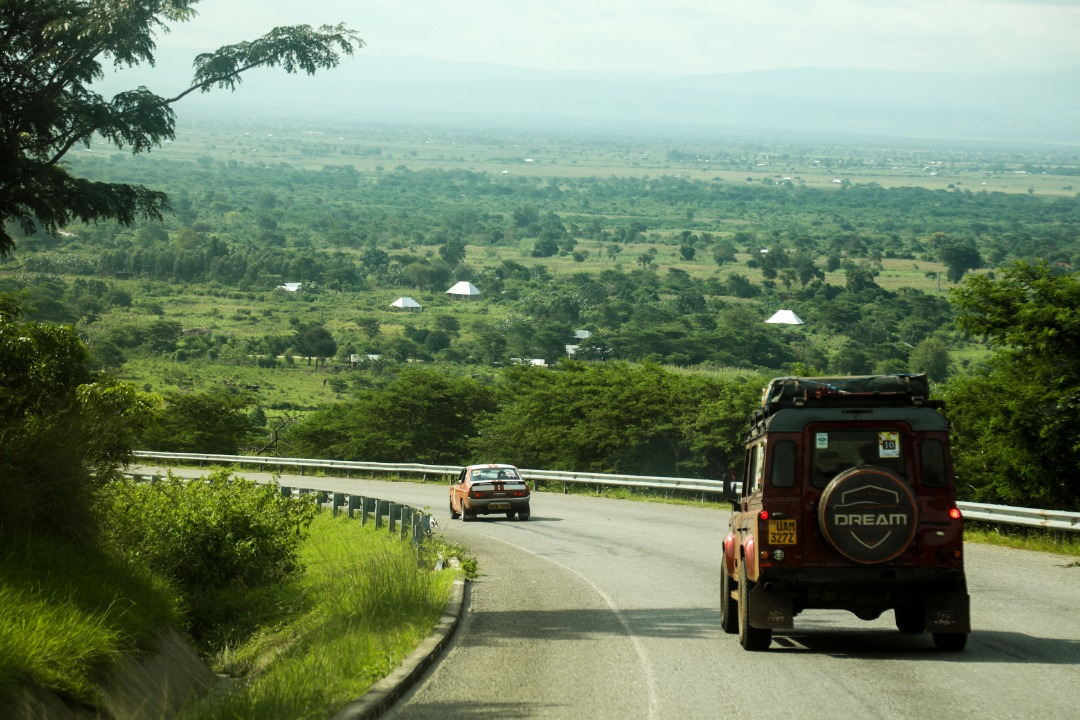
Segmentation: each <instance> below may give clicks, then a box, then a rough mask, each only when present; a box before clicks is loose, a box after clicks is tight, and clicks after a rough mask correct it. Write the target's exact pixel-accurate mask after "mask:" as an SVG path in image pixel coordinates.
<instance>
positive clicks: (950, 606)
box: [926, 591, 971, 633]
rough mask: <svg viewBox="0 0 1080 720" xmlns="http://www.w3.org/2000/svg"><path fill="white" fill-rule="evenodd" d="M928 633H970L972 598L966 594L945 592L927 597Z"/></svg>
mask: <svg viewBox="0 0 1080 720" xmlns="http://www.w3.org/2000/svg"><path fill="white" fill-rule="evenodd" d="M926 632H931V633H970V632H971V610H970V598H969V596H968V594H967V593H966V592H963V591H956V592H944V593H935V594H931V595H927V596H926Z"/></svg>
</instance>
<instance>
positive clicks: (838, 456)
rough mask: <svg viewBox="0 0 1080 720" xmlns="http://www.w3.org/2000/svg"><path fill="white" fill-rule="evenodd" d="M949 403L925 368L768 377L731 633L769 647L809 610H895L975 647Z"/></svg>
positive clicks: (732, 571) (943, 640) (741, 536)
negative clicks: (920, 371) (936, 392)
mask: <svg viewBox="0 0 1080 720" xmlns="http://www.w3.org/2000/svg"><path fill="white" fill-rule="evenodd" d="M943 411H944V407H943V403H941V402H940V401H934V400H930V399H929V383H928V382H927V379H926V376H925V375H875V376H859V377H827V378H797V377H786V378H778V379H776V380H773V381H772V382H771V383H769V385H768V387H767V388H766V389H765V393H764V396H763V397H762V403H761V408H760V409H759V410H757V411H756V412H755V413H754V414H753V415H752V416H751V422H750V430H749V431H748V432H747V435H746V458H745V465H744V468H743V473H742V482H741V488H738V490H737V492H736V493H735V495H734V496H733V497H731V498H730V499H731V501H732V505H733V507H734V512H733V513H732V518H731V527H730V531H729V533H728V535H727V537H726V538H725V539H724V561H723V568H722V572H721V624H722V626H723V628H724V630H725V631H726V632H729V633H738V635H739V642H740V643H741V644H742V646H743V647H744V648H746V649H747V650H764V649H766V648H768V647H769V644H770V642H771V640H772V633H773V630H785V629H791V628H793V627H794V620H795V616H796V615H798V614H799V613H800V612H802V611H803V610H807V609H812V608H833V609H843V610H850V611H851V612H853V613H854V614H855V615H856V616H857V617H859V618H862V619H864V620H873V619H875V618H877V617H878V616H880V615H881V614H882V613H883V612H885V611H887V610H891V611H893V613H894V614H895V619H896V626H897V628H898V629H899V630H900V632H904V633H923V632H929V633H931V634H932V636H933V639H934V644H935V645H936V646H937V647H938V648H940V649H942V650H962V649H963V648H964V646H965V645H966V643H967V636H968V633H970V632H971V621H970V616H969V602H968V594H967V584H966V581H965V577H964V549H963V521H962V518H961V515H960V511H959V510H958V509H957V507H956V483H955V478H954V476H953V469H952V461H951V457H950V454H949V435H948V421H947V420H946V418H945V416H944V414H943ZM736 487H738V483H737V484H736Z"/></svg>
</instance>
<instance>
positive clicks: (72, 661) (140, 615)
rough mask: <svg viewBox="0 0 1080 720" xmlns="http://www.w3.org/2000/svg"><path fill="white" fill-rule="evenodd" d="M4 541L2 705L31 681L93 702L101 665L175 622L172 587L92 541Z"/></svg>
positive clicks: (0, 572) (0, 574) (0, 566)
mask: <svg viewBox="0 0 1080 720" xmlns="http://www.w3.org/2000/svg"><path fill="white" fill-rule="evenodd" d="M0 540H2V543H0V546H2V547H3V550H2V551H0V608H3V611H2V612H0V707H10V705H9V703H7V702H6V700H8V699H10V698H11V697H12V694H13V693H15V692H17V691H18V690H19V689H20V686H25V685H33V686H36V687H39V688H41V689H43V690H47V691H51V692H54V693H56V694H58V695H60V696H63V697H65V698H68V699H70V700H72V701H74V702H76V703H80V704H89V705H92V704H94V702H95V700H96V698H97V690H96V688H95V686H94V683H93V674H94V672H95V671H96V670H97V669H98V668H100V666H101V665H104V664H108V663H110V662H113V661H115V660H117V659H118V658H120V657H121V656H123V655H125V654H129V653H131V652H132V651H133V650H135V649H137V648H141V647H144V646H145V643H146V642H147V641H149V640H150V639H151V638H152V637H153V635H154V632H155V631H156V630H157V629H158V628H160V627H161V626H163V625H169V624H175V623H176V609H175V605H174V599H173V594H172V592H171V591H170V590H168V589H167V588H166V587H164V586H163V585H161V584H160V583H156V582H155V581H154V580H152V579H151V578H150V577H148V576H146V575H140V574H138V573H136V572H133V571H132V570H131V569H130V568H129V567H127V566H126V565H124V564H122V563H120V562H118V561H116V560H114V559H112V558H110V557H108V556H107V555H105V554H103V553H101V552H99V551H96V550H94V549H93V548H88V547H75V546H73V545H69V544H65V543H61V542H58V541H53V540H49V539H47V538H40V537H34V538H26V537H23V538H12V537H3V538H2V539H0ZM0 714H2V713H0Z"/></svg>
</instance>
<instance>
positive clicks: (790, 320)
mask: <svg viewBox="0 0 1080 720" xmlns="http://www.w3.org/2000/svg"><path fill="white" fill-rule="evenodd" d="M765 322H767V323H769V324H770V325H803V324H804V323H803V321H802V318H800V317H799V316H798V315H796V314H795V313H793V312H792V311H791V310H777V311H776V312H775V313H773V315H772V317H771V318H769V319H768V320H766V321H765Z"/></svg>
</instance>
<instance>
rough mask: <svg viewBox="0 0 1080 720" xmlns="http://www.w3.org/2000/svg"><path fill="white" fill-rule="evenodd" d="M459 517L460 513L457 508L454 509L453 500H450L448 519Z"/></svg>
mask: <svg viewBox="0 0 1080 720" xmlns="http://www.w3.org/2000/svg"><path fill="white" fill-rule="evenodd" d="M459 517H461V513H459V512H458V511H457V510H455V509H454V501H453V500H451V501H450V519H451V520H457V519H458V518H459Z"/></svg>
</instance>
